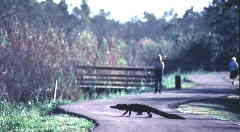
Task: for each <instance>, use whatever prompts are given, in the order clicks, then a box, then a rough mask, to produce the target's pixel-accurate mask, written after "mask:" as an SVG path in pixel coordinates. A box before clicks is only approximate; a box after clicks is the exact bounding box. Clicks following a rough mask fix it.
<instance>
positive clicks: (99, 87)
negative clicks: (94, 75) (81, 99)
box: [79, 85, 141, 89]
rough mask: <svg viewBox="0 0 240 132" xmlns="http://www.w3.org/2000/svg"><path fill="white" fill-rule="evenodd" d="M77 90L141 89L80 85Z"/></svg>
mask: <svg viewBox="0 0 240 132" xmlns="http://www.w3.org/2000/svg"><path fill="white" fill-rule="evenodd" d="M79 88H96V89H139V88H141V87H130V86H129V87H119V86H89V85H82V86H80V87H79Z"/></svg>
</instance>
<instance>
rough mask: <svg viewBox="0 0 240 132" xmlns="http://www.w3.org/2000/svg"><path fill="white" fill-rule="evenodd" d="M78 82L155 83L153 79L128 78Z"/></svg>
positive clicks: (85, 79)
mask: <svg viewBox="0 0 240 132" xmlns="http://www.w3.org/2000/svg"><path fill="white" fill-rule="evenodd" d="M79 81H81V82H84V81H97V82H99V81H106V82H126V83H127V82H130V83H131V82H139V83H141V82H144V83H147V82H150V83H151V82H155V80H154V79H129V78H123V79H114V78H82V79H79Z"/></svg>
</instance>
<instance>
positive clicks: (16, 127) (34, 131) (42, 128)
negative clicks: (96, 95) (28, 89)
mask: <svg viewBox="0 0 240 132" xmlns="http://www.w3.org/2000/svg"><path fill="white" fill-rule="evenodd" d="M65 103H68V102H62V101H58V102H57V103H52V102H50V103H42V104H33V105H29V106H28V107H26V106H24V105H11V104H9V103H7V102H5V101H1V102H0V111H1V113H0V132H88V129H89V128H92V127H93V125H94V124H93V123H92V122H90V121H88V120H86V119H83V118H78V117H73V116H69V115H64V114H56V115H48V114H47V113H48V111H50V110H52V109H53V108H55V107H56V106H57V105H59V104H65Z"/></svg>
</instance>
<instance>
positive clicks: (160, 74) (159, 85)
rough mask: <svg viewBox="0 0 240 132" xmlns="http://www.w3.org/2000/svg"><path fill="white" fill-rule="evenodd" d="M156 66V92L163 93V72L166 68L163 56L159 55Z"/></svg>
mask: <svg viewBox="0 0 240 132" xmlns="http://www.w3.org/2000/svg"><path fill="white" fill-rule="evenodd" d="M164 58H165V57H164ZM154 68H155V81H156V83H155V93H161V92H162V78H163V72H164V68H165V64H164V61H163V56H162V55H160V54H159V55H158V58H157V61H156V62H155V64H154Z"/></svg>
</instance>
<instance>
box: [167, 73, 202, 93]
mask: <svg viewBox="0 0 240 132" xmlns="http://www.w3.org/2000/svg"><path fill="white" fill-rule="evenodd" d="M196 74H207V72H205V71H203V70H197V71H192V72H180V71H177V72H174V73H171V74H167V75H165V76H164V77H163V86H164V88H166V89H173V88H175V76H176V75H180V76H181V80H182V81H181V88H190V87H193V86H195V85H196V84H195V83H193V82H189V81H187V78H188V76H190V75H196Z"/></svg>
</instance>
